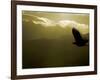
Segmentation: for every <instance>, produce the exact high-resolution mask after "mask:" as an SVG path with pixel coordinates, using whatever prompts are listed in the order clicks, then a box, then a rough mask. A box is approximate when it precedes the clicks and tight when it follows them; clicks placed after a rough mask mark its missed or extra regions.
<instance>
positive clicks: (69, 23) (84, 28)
mask: <svg viewBox="0 0 100 80" xmlns="http://www.w3.org/2000/svg"><path fill="white" fill-rule="evenodd" d="M24 15H27V16H29V17H31V21H32V22H33V23H34V24H40V25H42V26H44V27H55V26H60V27H62V28H66V27H71V28H73V27H74V28H76V29H78V30H79V31H81V32H82V33H83V34H85V33H86V32H88V28H89V27H88V25H86V24H81V23H78V22H76V21H73V20H59V21H54V20H50V19H48V18H45V17H39V16H34V15H28V14H24ZM23 20H24V21H28V20H27V19H23Z"/></svg>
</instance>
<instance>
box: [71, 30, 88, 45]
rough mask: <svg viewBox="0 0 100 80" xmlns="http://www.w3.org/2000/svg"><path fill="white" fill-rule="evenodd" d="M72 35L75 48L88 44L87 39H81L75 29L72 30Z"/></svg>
mask: <svg viewBox="0 0 100 80" xmlns="http://www.w3.org/2000/svg"><path fill="white" fill-rule="evenodd" d="M72 33H73V36H74V39H75V42H74V44H76V45H77V46H84V45H86V43H87V42H88V40H87V39H83V38H82V36H81V34H80V33H79V31H78V30H77V29H75V28H73V29H72Z"/></svg>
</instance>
